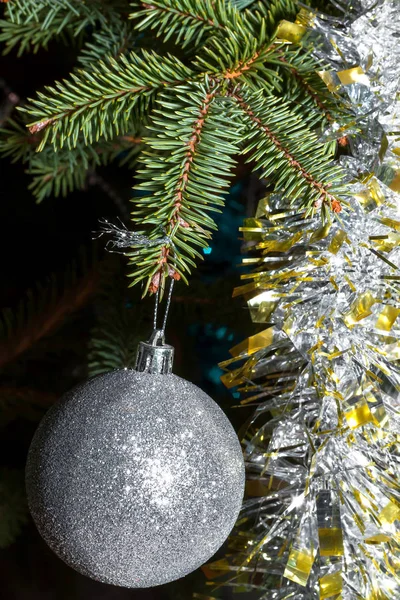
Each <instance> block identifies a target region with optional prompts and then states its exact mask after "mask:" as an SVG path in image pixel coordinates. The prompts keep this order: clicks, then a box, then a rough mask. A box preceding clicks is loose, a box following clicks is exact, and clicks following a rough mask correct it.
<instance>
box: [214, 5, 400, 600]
mask: <svg viewBox="0 0 400 600" xmlns="http://www.w3.org/2000/svg"><path fill="white" fill-rule="evenodd" d="M335 5H336V7H338V8H340V9H341V10H342V11H343V16H342V17H341V18H333V17H327V16H324V15H320V14H318V15H316V14H313V13H312V12H310V11H309V9H305V8H304V9H303V10H302V11H301V13H300V15H299V23H301V24H302V25H304V24H305V25H307V26H308V28H309V30H310V33H309V38H308V39H309V40H310V43H311V44H314V45H315V54H316V55H317V56H318V57H319V58H321V59H323V60H324V62H325V64H329V65H330V67H329V68H327V69H326V70H324V71H323V72H321V73H320V76H321V77H322V78H323V80H324V81H325V83H326V84H327V86H328V88H329V89H330V90H331V92H332V94H335V95H336V97H337V100H338V102H341V103H343V105H346V106H347V108H348V110H349V111H350V113H351V115H352V117H353V118H352V119H350V120H349V122H348V124H346V125H343V124H341V123H332V122H331V123H329V128H328V129H327V130H326V131H324V132H323V133H322V136H323V138H325V139H328V140H329V139H330V140H331V139H335V138H336V139H341V140H344V143H345V144H346V146H347V147H348V149H349V152H348V153H347V154H346V155H345V156H342V158H341V159H340V162H341V165H342V167H343V169H344V173H345V177H346V178H347V180H348V181H349V182H350V183H351V185H352V191H353V194H352V196H351V198H349V200H348V205H347V206H345V205H343V206H342V207H341V210H340V211H337V213H336V214H335V215H334V216H333V218H332V222H331V223H328V224H325V225H324V224H322V223H321V220H320V218H319V216H318V214H316V215H315V216H313V217H309V218H307V219H304V217H303V216H302V214H301V213H302V211H301V209H300V207H299V208H298V209H297V210H296V206H293V205H290V207H289V201H288V200H289V199H288V198H285V197H282V196H280V195H277V194H269V195H268V196H267V197H266V198H265V199H263V200H262V201H261V203H260V206H259V208H258V211H257V215H256V218H255V219H248V220H247V222H246V223H245V227H243V231H244V236H245V238H246V239H247V240H249V241H252V242H253V243H254V242H256V244H255V245H254V248H255V249H256V250H258V251H259V254H260V255H259V258H257V259H254V258H251V259H245V263H246V262H247V264H251V265H252V266H254V267H256V268H255V270H254V271H253V272H252V273H250V274H246V275H244V279H245V285H243V286H242V287H240V288H238V289H237V290H236V291H235V293H236V295H239V294H243V295H244V296H245V297H246V299H247V301H248V305H249V309H250V313H251V316H252V318H253V321H254V322H256V323H265V324H266V325H268V327H267V328H266V329H265V330H264V331H262V332H261V333H258V334H256V335H254V336H252V337H250V338H249V339H248V340H247V341H246V342H244V343H243V344H241V345H239V346H237V347H236V348H234V349H232V354H233V358H232V359H231V360H229V361H226V362H225V363H223V366H224V367H225V368H226V371H227V373H226V375H224V378H223V379H224V381H225V383H226V385H227V386H228V387H234V386H240V389H241V391H243V392H244V393H245V394H246V395H247V398H246V399H245V400H244V401H243V403H249V402H250V403H251V402H257V408H256V412H255V414H254V417H253V418H252V419H251V421H250V423H249V424H248V428H247V434H246V436H245V440H246V447H247V450H246V460H247V466H248V473H249V481H248V494H249V499H248V500H247V502H246V504H245V506H244V510H243V513H242V518H241V520H240V521H239V523H238V525H237V529H236V536H233V537H232V539H231V544H232V547H233V548H235V549H236V550H239V553H238V554H236V557H238V556H239V558H236V559H235V560H234V559H230V560H229V561H227V562H226V563H225V564H224V565H221V564H220V563H219V564H217V565H214V567H212V566H211V569H213V570H212V571H211V576H212V574H213V573H214V574H215V572H217V573H218V569H220V571H223V570H224V568H225V569H228V570H229V571H231V573H232V579H231V580H230V585H233V586H236V587H237V588H238V589H242V590H245V591H250V590H257V591H259V597H260V598H263V599H265V600H267V599H268V600H284V599H285V600H286V599H289V598H291V599H293V600H323V599H326V598H330V599H333V600H395V599H397V598H400V553H399V542H400V484H399V463H400V457H399V451H398V442H399V434H400V400H399V393H400V363H399V359H400V296H399V291H400V286H399V283H400V249H399V242H400V194H399V192H400V163H399V156H400V142H399V132H400V103H399V100H398V90H399V78H400V46H399V43H398V42H399V37H400V3H399V2H397V1H394V0H385V1H380V2H379V1H378V2H374V3H372V2H371V1H370V0H368V1H366V0H360V1H356V2H353V3H352V4H351V5H350V3H349V2H343V1H342V0H341V1H339V0H337V1H336V2H335ZM316 212H318V211H316Z"/></svg>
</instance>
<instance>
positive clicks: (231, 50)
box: [0, 0, 346, 293]
mask: <svg viewBox="0 0 400 600" xmlns="http://www.w3.org/2000/svg"><path fill="white" fill-rule="evenodd" d="M297 11H298V7H297V6H296V4H295V3H294V2H293V1H292V0H268V1H267V0H265V1H261V0H255V1H252V2H250V1H247V0H154V1H153V0H152V1H151V2H146V1H143V0H134V1H133V2H131V3H126V2H124V1H122V0H121V1H119V2H111V1H110V2H107V1H105V0H88V1H87V2H85V3H82V2H78V1H77V0H57V1H54V0H37V1H36V2H34V1H33V0H17V1H16V2H14V3H10V5H7V8H6V18H5V19H4V20H3V22H2V33H1V34H0V35H1V38H0V39H2V40H3V41H4V42H5V44H6V50H7V49H9V48H11V47H14V46H15V47H17V48H18V51H19V52H22V51H25V50H27V49H33V50H35V49H37V48H38V47H40V46H44V47H46V45H47V43H48V41H49V40H50V39H53V38H56V37H57V36H58V37H60V36H67V35H68V36H69V37H70V38H71V39H72V38H73V39H74V40H76V43H77V45H78V46H79V47H80V48H81V49H80V51H79V53H78V64H79V68H77V69H76V70H75V71H73V72H72V73H71V75H70V77H69V78H67V79H65V80H64V81H62V82H56V83H55V84H54V85H53V86H51V87H47V88H45V90H44V91H42V92H39V93H38V95H37V97H36V98H35V99H32V100H30V101H29V102H28V103H27V104H26V105H25V106H22V107H21V111H22V112H23V117H24V118H25V119H26V120H27V122H28V123H27V124H28V126H29V129H30V132H31V135H32V136H33V137H34V138H36V140H37V142H35V143H34V144H31V142H30V141H25V142H24V143H22V144H20V145H19V144H18V143H17V142H16V136H17V137H18V136H21V135H22V133H21V131H20V130H18V131H16V130H15V127H16V126H15V125H13V124H10V125H9V127H11V128H12V127H14V130H15V133H14V134H13V135H10V137H9V139H4V140H3V142H2V145H1V147H0V150H2V151H3V152H5V153H9V154H11V155H12V156H14V158H16V159H24V158H25V160H27V162H28V164H29V167H28V170H29V169H30V172H31V173H32V174H33V176H34V182H33V184H32V189H33V191H34V193H35V194H36V196H37V198H39V199H42V198H44V197H46V196H48V195H50V194H53V193H54V194H55V195H57V194H60V193H64V194H65V193H67V192H68V191H70V190H72V189H74V188H76V187H82V186H83V185H84V181H85V177H86V174H87V172H88V171H90V169H93V168H94V167H95V166H96V165H98V164H101V163H102V162H103V159H102V158H101V155H102V153H103V156H104V157H107V160H114V159H115V158H120V157H121V155H122V156H123V155H124V148H121V147H120V144H119V142H120V140H121V139H124V138H125V139H127V138H128V139H129V138H131V139H136V138H137V136H138V135H139V134H138V132H140V137H142V129H143V128H146V130H145V132H144V135H143V142H144V150H143V153H142V154H141V156H140V158H139V163H140V164H139V167H138V172H137V174H138V178H139V183H138V185H137V189H138V191H139V194H140V195H139V197H138V198H137V199H135V204H136V205H135V207H134V210H133V222H134V224H135V227H136V228H137V229H138V230H139V231H140V232H141V233H143V234H145V235H147V236H148V237H149V238H151V239H153V240H154V239H157V238H160V239H162V241H160V243H159V244H157V245H153V244H151V245H146V246H138V247H134V248H132V251H131V252H128V253H127V254H128V255H129V263H130V266H131V271H130V276H131V278H132V284H137V283H141V285H142V286H143V291H144V293H146V292H147V291H150V292H152V293H153V292H156V291H157V290H158V289H159V288H160V286H161V288H163V287H164V284H165V281H166V279H167V278H169V277H173V278H174V279H183V280H187V275H188V274H189V273H190V271H191V269H192V268H193V267H195V264H196V261H197V260H198V259H200V258H201V257H202V255H201V253H200V252H199V250H201V248H204V247H205V246H206V245H207V241H208V240H209V238H210V235H211V231H212V230H213V229H214V228H215V225H214V221H213V219H212V217H211V214H210V213H212V212H213V211H215V210H220V209H221V208H222V206H223V202H224V193H225V192H226V189H227V187H228V185H229V182H230V181H231V180H232V177H233V172H234V167H235V164H236V162H237V159H238V156H239V154H240V153H243V154H245V155H246V156H247V157H248V159H249V160H251V161H252V164H253V165H254V168H256V169H257V170H258V172H259V173H260V176H261V177H264V178H266V179H267V180H268V182H269V184H270V185H271V188H272V189H274V187H275V188H276V189H277V190H279V191H284V192H285V193H286V194H287V197H288V203H292V205H293V203H296V206H300V207H301V209H297V210H301V213H300V214H302V215H303V216H304V215H306V216H307V215H310V214H312V213H315V212H316V211H321V218H322V220H323V221H329V220H330V219H332V218H333V216H334V215H335V213H336V212H339V211H340V210H342V208H343V207H345V206H346V186H345V184H344V183H343V181H342V180H343V177H342V174H341V172H340V169H339V168H338V167H337V166H334V164H333V163H332V158H333V153H334V152H335V150H336V142H331V141H330V142H329V141H328V142H326V143H324V142H321V141H319V139H320V134H321V131H322V130H323V129H324V128H325V127H326V125H327V124H328V123H329V122H330V121H332V120H333V119H335V117H336V116H337V115H338V112H339V111H341V115H340V116H341V119H342V120H343V117H344V116H343V114H342V111H343V108H340V109H339V108H338V106H337V105H336V101H335V97H334V95H332V94H331V93H330V92H329V91H328V89H327V88H326V87H325V84H324V83H323V81H322V80H321V79H320V77H319V76H318V71H319V70H320V69H321V68H322V67H323V65H321V64H319V63H318V62H317V61H316V59H315V58H313V57H312V56H311V54H310V51H309V49H308V46H307V44H306V43H304V42H296V43H294V42H293V40H292V41H290V40H287V39H283V38H282V37H280V27H279V25H280V23H281V22H282V20H285V21H291V22H294V21H295V19H296V13H297ZM128 17H129V18H128ZM24 27H25V28H26V27H30V28H31V29H29V32H31V33H27V30H26V31H25V30H24ZM154 34H156V38H154ZM304 39H307V36H306V37H305V38H304ZM17 127H18V126H17ZM132 130H134V133H133V134H132ZM109 144H112V145H114V144H116V145H117V148H116V151H115V152H114V154H113V153H112V152H110V151H107V147H108V145H109ZM29 145H31V147H32V146H33V148H34V149H35V150H37V151H38V152H39V154H36V157H33V156H32V148H31V149H29V148H27V147H28V146H29ZM137 148H138V144H135V149H137ZM27 157H28V158H27ZM37 157H42V158H37ZM96 157H97V158H96ZM131 157H132V159H136V150H134V151H133V152H132V153H131ZM105 161H106V158H104V162H105ZM133 162H134V161H133V160H132V161H129V163H130V165H132V163H133ZM165 238H167V240H168V241H165Z"/></svg>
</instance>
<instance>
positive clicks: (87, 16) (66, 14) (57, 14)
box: [0, 0, 121, 56]
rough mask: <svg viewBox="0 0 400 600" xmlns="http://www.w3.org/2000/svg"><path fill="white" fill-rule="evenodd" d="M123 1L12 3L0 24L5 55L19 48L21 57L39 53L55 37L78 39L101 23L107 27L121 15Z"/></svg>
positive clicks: (68, 0) (52, 0)
mask: <svg viewBox="0 0 400 600" xmlns="http://www.w3.org/2000/svg"><path fill="white" fill-rule="evenodd" d="M118 8H121V2H116V3H115V4H114V6H113V5H112V3H107V2H102V1H101V0H88V1H87V2H79V1H77V0H36V1H35V2H30V1H29V0H13V1H12V2H9V3H7V7H6V11H5V16H6V19H4V20H1V21H0V28H1V33H0V41H1V42H5V44H6V50H5V52H10V50H11V49H12V48H14V47H18V55H19V56H20V55H21V54H23V52H25V51H33V52H37V51H38V49H39V48H40V47H44V48H47V46H48V43H49V42H50V41H51V40H52V39H54V38H60V37H61V38H64V39H65V36H66V35H68V37H69V38H70V39H72V38H74V37H75V38H77V37H78V36H80V35H81V34H83V33H84V32H85V31H86V30H88V29H89V28H90V27H93V26H96V25H97V24H98V23H101V24H103V25H106V23H107V21H108V20H109V19H112V18H115V17H116V16H118Z"/></svg>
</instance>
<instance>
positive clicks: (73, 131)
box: [20, 50, 193, 151]
mask: <svg viewBox="0 0 400 600" xmlns="http://www.w3.org/2000/svg"><path fill="white" fill-rule="evenodd" d="M192 77H193V72H192V71H191V70H190V69H189V68H188V67H186V66H185V65H184V64H183V63H182V62H181V61H179V60H178V59H176V58H172V57H171V56H163V57H160V56H159V55H157V54H156V53H155V52H147V51H144V50H143V52H142V54H141V56H139V55H138V54H134V53H133V52H131V53H130V55H129V57H127V56H120V57H119V58H118V59H113V58H110V59H109V60H107V61H104V62H103V61H102V62H100V64H99V66H98V67H95V68H93V69H92V70H91V71H86V72H85V71H80V72H78V73H77V74H75V73H72V74H71V79H70V80H65V81H64V82H63V83H61V82H57V83H56V84H55V87H47V88H46V90H47V94H43V93H39V94H38V96H39V99H36V100H30V102H31V104H30V105H28V106H27V107H22V108H21V109H20V110H23V111H25V112H27V113H28V114H29V115H31V116H33V117H35V120H34V121H32V122H31V123H30V131H31V133H37V132H39V131H44V136H43V139H42V141H41V143H40V145H39V147H38V150H39V151H40V150H41V149H42V148H43V147H44V145H45V144H46V142H47V141H48V140H49V138H50V141H51V143H52V145H53V147H54V148H55V149H57V148H62V147H63V146H64V144H65V145H66V146H67V147H68V148H73V147H74V146H76V145H77V143H78V140H79V139H80V136H82V137H83V141H84V143H85V144H92V143H93V142H95V141H97V140H99V138H100V137H104V138H105V139H109V138H112V137H113V136H115V135H119V134H120V133H123V132H124V131H125V129H126V125H127V122H128V120H129V119H132V118H135V119H137V120H138V121H141V120H142V119H143V117H144V113H145V112H146V110H147V109H148V106H149V103H150V102H151V101H152V100H153V98H154V97H155V95H156V94H157V92H159V90H160V89H162V88H164V87H166V86H168V85H177V84H179V83H180V82H183V81H187V80H189V79H191V78H192Z"/></svg>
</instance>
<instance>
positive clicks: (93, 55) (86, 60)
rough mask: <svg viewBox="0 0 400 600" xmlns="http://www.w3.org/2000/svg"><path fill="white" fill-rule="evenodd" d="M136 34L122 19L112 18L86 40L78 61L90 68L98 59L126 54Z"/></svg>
mask: <svg viewBox="0 0 400 600" xmlns="http://www.w3.org/2000/svg"><path fill="white" fill-rule="evenodd" d="M136 37H137V35H136V34H135V32H134V31H133V30H132V29H130V28H129V26H128V24H127V23H124V22H123V21H122V20H121V21H120V20H116V19H115V20H113V21H112V22H110V23H107V25H106V26H103V27H102V28H101V29H100V31H96V32H94V33H93V35H92V37H91V38H90V40H89V41H87V42H86V43H85V44H84V46H83V48H82V50H81V52H80V54H79V56H78V62H79V63H80V64H81V65H82V66H83V67H84V68H85V69H91V68H92V67H93V66H94V65H96V64H97V63H98V62H99V61H100V60H104V59H105V58H114V59H116V58H118V57H119V56H120V55H121V54H128V53H129V52H130V51H131V50H132V48H133V46H134V43H135V40H136Z"/></svg>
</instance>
